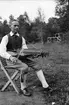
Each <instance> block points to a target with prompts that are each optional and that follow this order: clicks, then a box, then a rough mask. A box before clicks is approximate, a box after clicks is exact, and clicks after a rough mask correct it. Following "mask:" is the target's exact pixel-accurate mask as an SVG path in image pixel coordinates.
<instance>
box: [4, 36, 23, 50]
mask: <svg viewBox="0 0 69 105" xmlns="http://www.w3.org/2000/svg"><path fill="white" fill-rule="evenodd" d="M6 47H7V51H14V50H17V49H18V48H21V47H22V37H21V36H15V35H13V36H10V34H8V43H7V46H6Z"/></svg>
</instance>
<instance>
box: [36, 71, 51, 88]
mask: <svg viewBox="0 0 69 105" xmlns="http://www.w3.org/2000/svg"><path fill="white" fill-rule="evenodd" d="M36 74H37V77H38V79H39V80H40V82H41V84H42V86H43V88H47V87H49V85H48V83H47V82H46V80H45V77H44V74H43V71H42V70H39V71H37V72H36Z"/></svg>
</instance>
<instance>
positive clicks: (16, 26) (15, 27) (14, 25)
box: [11, 21, 19, 33]
mask: <svg viewBox="0 0 69 105" xmlns="http://www.w3.org/2000/svg"><path fill="white" fill-rule="evenodd" d="M18 30H19V23H18V21H13V22H12V23H11V31H12V32H13V33H17V32H18Z"/></svg>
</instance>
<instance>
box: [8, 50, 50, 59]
mask: <svg viewBox="0 0 69 105" xmlns="http://www.w3.org/2000/svg"><path fill="white" fill-rule="evenodd" d="M8 53H9V54H11V55H12V56H17V57H19V56H26V57H32V58H37V57H39V56H41V57H46V56H49V52H46V51H42V50H39V49H35V50H34V49H33V50H32V49H25V50H23V52H21V53H20V52H19V53H17V52H16V51H13V52H11V51H9V52H8Z"/></svg>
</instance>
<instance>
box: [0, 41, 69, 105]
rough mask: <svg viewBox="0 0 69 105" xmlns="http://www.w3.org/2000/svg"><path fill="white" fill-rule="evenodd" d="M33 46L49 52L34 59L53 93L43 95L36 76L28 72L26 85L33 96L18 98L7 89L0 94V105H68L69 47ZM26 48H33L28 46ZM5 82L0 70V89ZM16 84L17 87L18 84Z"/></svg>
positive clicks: (49, 44)
mask: <svg viewBox="0 0 69 105" xmlns="http://www.w3.org/2000/svg"><path fill="white" fill-rule="evenodd" d="M34 46H35V47H36V48H37V49H38V48H42V49H43V50H44V51H45V52H49V56H47V57H44V58H42V57H39V58H35V60H38V63H39V64H40V66H42V69H43V71H44V75H45V77H46V80H47V82H48V83H49V85H50V86H51V87H52V88H53V89H54V91H53V92H52V93H51V94H46V93H44V92H43V91H42V87H41V85H40V81H39V80H38V78H37V77H36V74H35V73H34V72H33V71H32V70H30V71H29V73H28V77H27V83H28V86H29V88H30V89H31V90H32V92H33V96H32V97H29V98H28V97H24V96H18V95H17V94H16V93H15V91H14V90H13V89H12V88H10V87H9V88H8V89H7V90H6V91H5V92H0V105H52V102H55V105H69V45H67V44H63V45H61V44H60V43H48V44H45V45H44V46H43V45H41V44H40V43H37V44H34ZM28 47H29V48H31V47H33V46H32V45H28ZM5 81H6V77H5V74H4V73H3V72H2V70H1V71H0V88H1V87H2V85H3V84H4V83H5ZM17 84H18V86H19V82H17ZM14 97H15V98H14Z"/></svg>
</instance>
